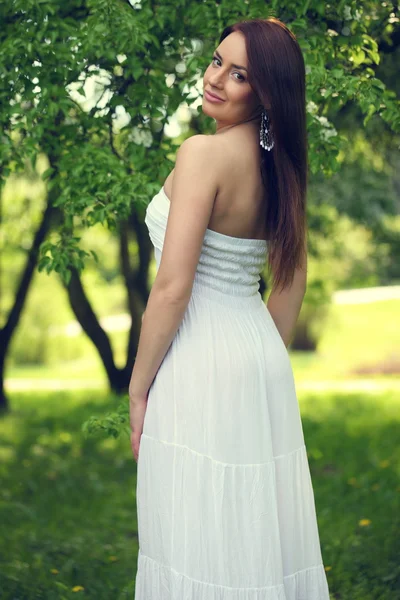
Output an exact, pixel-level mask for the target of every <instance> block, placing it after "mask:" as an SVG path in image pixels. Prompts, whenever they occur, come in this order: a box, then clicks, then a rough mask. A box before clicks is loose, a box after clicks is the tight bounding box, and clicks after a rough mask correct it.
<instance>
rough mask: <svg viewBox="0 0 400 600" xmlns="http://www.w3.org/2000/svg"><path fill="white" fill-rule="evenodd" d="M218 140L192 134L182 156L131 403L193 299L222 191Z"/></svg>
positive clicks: (155, 367) (140, 395) (146, 315)
mask: <svg viewBox="0 0 400 600" xmlns="http://www.w3.org/2000/svg"><path fill="white" fill-rule="evenodd" d="M213 137H214V136H204V135H195V136H192V137H190V138H188V139H187V140H185V141H184V142H183V144H181V146H180V148H179V150H178V153H177V157H176V165H175V171H174V178H173V182H172V198H173V200H172V201H171V203H170V207H169V214H168V220H167V227H166V231H165V237H164V245H163V250H162V254H161V260H160V265H159V268H158V271H157V275H156V278H155V281H154V283H153V286H152V289H151V292H150V296H149V299H148V302H147V306H146V310H145V313H144V317H143V319H142V327H141V330H140V336H139V344H138V349H137V354H136V358H135V364H134V367H133V370H132V376H131V380H130V384H129V396H130V398H131V400H134V399H135V398H143V397H145V396H147V394H148V391H149V388H150V386H151V384H152V382H153V380H154V377H155V376H156V373H157V371H158V369H159V367H160V365H161V363H162V361H163V360H164V357H165V355H166V353H167V351H168V349H169V346H170V345H171V342H172V340H173V339H174V337H175V335H176V332H177V330H178V328H179V326H180V324H181V322H182V319H183V317H184V314H185V312H186V308H187V305H188V303H189V300H190V296H191V292H192V288H193V281H194V277H195V273H196V269H197V265H198V261H199V258H200V253H201V248H202V245H203V239H204V235H205V231H206V229H207V226H208V223H209V220H210V217H211V214H212V209H213V206H214V200H215V196H216V194H217V191H218V186H217V172H218V171H219V168H218V164H217V163H218V156H219V155H218V153H214V152H213V148H214V142H213V139H212V138H213ZM210 156H211V157H212V160H211V158H210ZM205 173H206V174H207V176H206V177H205Z"/></svg>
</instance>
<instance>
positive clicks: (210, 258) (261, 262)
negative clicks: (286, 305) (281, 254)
mask: <svg viewBox="0 0 400 600" xmlns="http://www.w3.org/2000/svg"><path fill="white" fill-rule="evenodd" d="M169 208H170V200H169V198H168V196H167V195H166V193H165V191H164V187H161V189H160V191H159V192H158V193H157V194H156V195H155V196H154V197H153V198H152V200H151V202H150V203H149V204H148V206H147V209H146V217H145V223H146V225H147V228H148V230H149V235H150V239H151V241H152V243H153V246H154V257H155V259H156V264H157V269H158V267H159V265H160V261H161V253H162V249H163V245H164V237H165V231H166V227H167V220H168V214H169ZM267 248H268V245H267V242H266V241H265V240H258V239H247V238H239V237H233V236H229V235H225V234H223V233H220V232H218V231H214V230H212V229H206V231H205V235H204V239H203V245H202V249H201V253H200V258H199V262H198V265H197V269H196V274H195V282H196V281H197V282H199V283H201V284H202V285H205V286H208V287H209V288H213V289H215V290H218V291H220V292H223V293H226V294H231V295H236V296H253V295H255V294H258V289H259V280H260V275H261V271H262V269H263V268H264V266H265V262H266V259H267Z"/></svg>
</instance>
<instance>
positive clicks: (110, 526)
mask: <svg viewBox="0 0 400 600" xmlns="http://www.w3.org/2000/svg"><path fill="white" fill-rule="evenodd" d="M268 16H275V17H277V18H279V19H281V20H282V21H284V22H285V23H286V25H287V26H288V27H289V28H290V29H291V30H292V31H293V33H294V34H295V35H296V37H297V39H298V42H299V44H300V46H301V48H302V50H303V53H304V58H305V62H306V71H307V128H308V140H309V161H310V183H309V192H308V199H307V200H308V208H307V210H308V225H309V242H308V248H309V261H308V267H309V268H308V272H309V276H308V287H307V292H306V296H305V298H304V302H303V306H302V310H301V313H300V317H299V321H298V324H297V327H296V332H295V336H294V338H293V341H292V343H291V345H290V348H289V352H290V357H291V361H292V365H293V370H294V375H295V381H296V389H297V392H298V399H299V405H300V410H301V414H302V419H303V428H304V434H305V439H306V445H307V449H308V457H309V463H310V469H311V475H312V478H313V484H314V491H315V501H316V508H317V513H318V521H319V527H320V537H321V546H322V552H323V558H324V564H325V565H326V567H325V568H326V571H327V577H328V582H329V586H330V590H331V597H332V598H335V599H341V600H347V599H348V600H358V599H359V600H372V599H374V600H375V599H376V600H378V599H379V600H386V599H387V600H389V599H390V600H396V599H400V565H399V561H398V556H399V555H400V542H399V540H400V535H399V534H400V522H399V521H400V501H399V500H400V450H399V443H398V442H399V439H400V435H399V425H400V377H399V374H400V154H399V143H400V102H399V91H400V83H399V77H398V73H399V66H400V61H399V56H400V50H399V46H400V27H399V10H398V6H397V4H396V3H394V2H390V1H388V2H375V1H372V0H371V1H368V2H362V3H359V2H352V1H343V0H341V1H340V2H337V3H335V4H332V5H331V4H325V3H323V2H320V1H317V0H302V1H290V0H283V1H282V0H281V1H280V2H279V3H278V2H277V1H273V2H268V3H265V2H263V1H261V0H251V2H250V1H247V0H229V2H228V1H227V0H214V1H211V0H203V1H201V2H198V1H194V0H166V1H164V2H162V3H157V2H155V1H150V0H143V1H142V2H140V0H137V1H133V0H132V1H130V2H128V1H123V0H96V1H94V0H92V1H89V0H67V1H63V2H61V1H60V0H52V1H50V0H49V1H46V0H24V1H22V0H6V1H5V2H4V3H2V4H1V6H0V25H1V27H0V73H1V76H0V81H1V86H0V97H1V101H0V119H1V134H0V135H1V144H0V176H1V188H0V194H1V196H0V210H1V214H0V249H1V258H0V268H1V271H0V409H1V412H0V478H1V479H0V483H1V485H0V522H1V523H2V527H1V536H0V598H1V599H2V600H3V599H18V600H19V599H25V598H26V599H33V598H35V599H36V598H71V597H76V595H79V594H80V595H81V596H86V597H90V598H96V599H102V598H107V599H109V598H111V597H112V598H114V599H117V598H118V599H119V598H133V593H134V579H135V573H136V559H137V522H136V506H135V486H136V463H135V461H134V459H133V456H132V452H131V450H130V444H129V438H128V433H129V420H128V397H127V386H128V383H129V378H130V374H131V371H132V367H133V363H134V357H135V353H136V347H137V341H138V336H139V333H140V324H141V315H142V312H143V310H144V308H145V306H146V302H147V298H148V295H149V292H150V289H151V285H152V282H153V280H154V276H155V263H154V260H153V255H152V245H151V242H150V240H149V238H148V234H147V228H146V226H145V224H144V214H145V209H146V206H147V204H148V202H149V201H150V200H151V198H152V197H153V196H154V194H156V193H157V192H158V191H159V188H160V186H161V185H162V183H163V182H164V180H165V178H166V177H167V175H168V174H169V172H170V171H171V169H172V168H173V166H174V159H175V153H176V149H177V147H179V145H180V144H181V143H182V141H183V140H184V139H185V138H187V137H189V136H191V135H194V134H196V133H213V132H214V124H213V122H212V120H211V119H210V118H209V117H207V116H206V115H204V114H203V113H202V111H201V102H202V75H203V72H204V70H205V68H206V67H207V65H208V63H209V62H210V60H211V57H212V53H213V51H214V49H215V47H216V46H217V45H218V37H219V34H220V33H221V31H222V29H223V28H224V27H225V25H227V24H230V23H233V22H235V21H238V20H241V19H244V18H253V17H263V18H266V17H268ZM260 286H261V287H260V289H261V291H262V293H263V297H264V299H265V301H267V298H268V292H269V281H268V274H267V272H265V273H264V274H263V277H262V280H261V282H260Z"/></svg>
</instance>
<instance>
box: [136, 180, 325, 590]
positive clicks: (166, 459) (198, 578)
mask: <svg viewBox="0 0 400 600" xmlns="http://www.w3.org/2000/svg"><path fill="white" fill-rule="evenodd" d="M169 206H170V201H169V199H168V197H167V195H166V194H165V191H164V188H161V190H160V191H159V192H158V193H157V194H156V195H155V196H154V198H153V199H152V201H151V202H150V204H149V205H148V207H147V210H146V219H145V222H146V225H147V227H148V230H149V235H150V238H151V241H152V243H153V245H154V253H155V259H156V263H157V265H159V264H160V258H161V252H162V248H163V242H164V235H165V229H166V224H167V219H168V212H169ZM266 258H267V243H266V242H265V241H263V240H255V239H244V238H236V237H231V236H228V235H224V234H221V233H218V232H216V231H212V230H210V229H207V230H206V232H205V236H204V242H203V247H202V251H201V256H200V260H199V263H198V267H197V272H196V275H195V280H194V283H193V291H192V295H191V298H190V301H189V304H188V306H187V310H186V312H185V315H184V318H183V320H182V323H181V325H180V326H179V329H178V331H177V333H176V336H175V338H174V339H173V342H172V344H171V346H170V348H169V349H168V352H167V353H166V355H165V358H164V360H163V362H162V363H161V366H160V368H159V370H158V372H157V375H156V377H155V379H154V381H153V384H152V386H151V388H150V390H149V398H148V406H147V411H146V415H145V420H144V427H143V434H142V436H141V442H140V450H139V457H138V463H137V487H136V502H137V515H138V535H139V554H138V564H137V574H136V583H135V600H329V591H328V585H327V580H326V575H325V569H324V566H323V562H322V557H321V548H320V541H319V533H318V526H317V519H316V511H315V502H314V494H313V488H312V481H311V478H310V471H309V465H308V459H307V451H306V446H305V444H304V437H303V429H302V423H301V417H300V411H299V406H298V401H297V397H296V390H295V384H294V379H293V372H292V368H291V363H290V359H289V355H288V352H287V349H286V347H285V345H284V343H283V341H282V338H281V337H280V335H279V332H278V330H277V328H276V326H275V324H274V321H273V319H272V317H271V315H270V313H269V311H268V309H267V307H266V305H265V304H264V302H263V300H262V297H261V295H260V293H259V291H258V290H259V279H260V274H261V271H262V269H263V267H264V265H265V261H266Z"/></svg>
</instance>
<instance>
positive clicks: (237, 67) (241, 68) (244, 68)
mask: <svg viewBox="0 0 400 600" xmlns="http://www.w3.org/2000/svg"><path fill="white" fill-rule="evenodd" d="M215 54H216V55H217V56H218V58H220V59H221V60H222V56H221V55H220V53H219V52H218V50H216V51H215ZM232 67H235V69H240V70H241V71H246V73H247V69H246V67H241V66H240V65H235V64H233V63H232Z"/></svg>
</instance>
